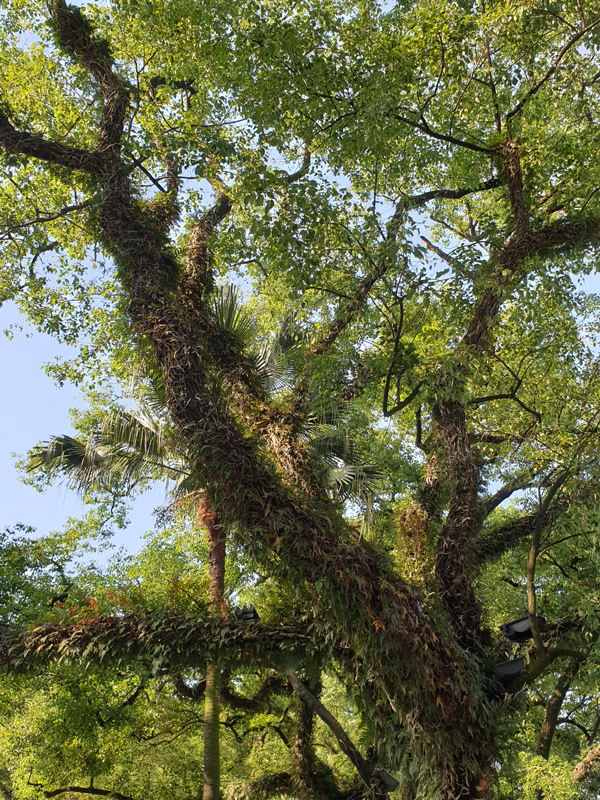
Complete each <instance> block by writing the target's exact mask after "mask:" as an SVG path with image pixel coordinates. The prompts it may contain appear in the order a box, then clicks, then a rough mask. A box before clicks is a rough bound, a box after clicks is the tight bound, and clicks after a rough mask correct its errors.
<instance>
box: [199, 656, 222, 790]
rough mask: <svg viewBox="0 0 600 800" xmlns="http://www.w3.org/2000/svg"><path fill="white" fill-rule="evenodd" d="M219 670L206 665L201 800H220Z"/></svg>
mask: <svg viewBox="0 0 600 800" xmlns="http://www.w3.org/2000/svg"><path fill="white" fill-rule="evenodd" d="M220 687H221V670H220V669H219V667H218V666H217V664H213V663H211V662H209V663H208V664H207V665H206V692H205V695H204V789H203V792H202V800H221V758H220V741H219V734H220V729H219V724H220V718H219V715H220V711H221V702H220V694H219V690H220Z"/></svg>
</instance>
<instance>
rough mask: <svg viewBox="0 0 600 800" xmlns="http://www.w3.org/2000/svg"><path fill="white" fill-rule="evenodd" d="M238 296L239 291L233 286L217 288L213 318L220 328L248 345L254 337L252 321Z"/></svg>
mask: <svg viewBox="0 0 600 800" xmlns="http://www.w3.org/2000/svg"><path fill="white" fill-rule="evenodd" d="M238 298H239V292H238V290H237V288H236V287H235V286H223V287H221V288H220V289H218V290H217V293H216V297H215V301H214V306H213V310H214V314H215V320H216V323H217V325H218V326H219V327H220V328H222V329H223V330H226V331H228V332H229V333H231V334H232V335H233V336H235V338H236V339H237V340H238V341H239V342H240V343H241V344H245V345H249V344H250V343H251V342H252V340H253V339H254V337H255V329H254V322H253V319H252V317H251V315H250V314H249V313H248V312H247V311H246V310H245V309H244V308H243V307H242V305H241V304H240V302H239V299H238Z"/></svg>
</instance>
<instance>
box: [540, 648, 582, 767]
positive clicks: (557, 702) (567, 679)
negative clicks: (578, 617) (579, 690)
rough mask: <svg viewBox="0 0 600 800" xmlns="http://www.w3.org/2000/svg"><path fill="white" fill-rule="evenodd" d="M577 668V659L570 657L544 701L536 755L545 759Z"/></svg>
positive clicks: (548, 754) (548, 755)
mask: <svg viewBox="0 0 600 800" xmlns="http://www.w3.org/2000/svg"><path fill="white" fill-rule="evenodd" d="M578 669H579V661H578V660H577V659H575V658H572V659H571V660H570V661H569V663H568V664H567V668H566V669H565V671H564V672H563V673H562V675H561V676H560V678H559V679H558V681H557V683H556V686H555V687H554V691H553V692H552V694H551V696H550V699H549V700H548V702H547V703H546V714H545V716H544V722H543V724H542V729H541V731H540V735H539V739H538V746H537V753H538V755H540V756H542V758H545V759H546V761H547V760H548V758H549V757H550V748H551V746H552V739H553V737H554V732H555V731H556V725H557V722H558V715H559V713H560V709H561V707H562V704H563V703H564V700H565V697H566V694H567V692H568V690H569V687H570V686H571V683H572V682H573V678H574V677H575V675H576V674H577V670H578Z"/></svg>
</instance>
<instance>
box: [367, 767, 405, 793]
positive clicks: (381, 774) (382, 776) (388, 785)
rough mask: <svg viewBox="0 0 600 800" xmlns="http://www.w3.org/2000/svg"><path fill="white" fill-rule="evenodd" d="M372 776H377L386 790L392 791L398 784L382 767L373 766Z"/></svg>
mask: <svg viewBox="0 0 600 800" xmlns="http://www.w3.org/2000/svg"><path fill="white" fill-rule="evenodd" d="M373 777H374V778H379V780H380V781H381V782H382V783H383V785H384V786H385V789H386V791H387V792H393V791H394V789H397V788H398V786H400V784H399V782H398V781H397V780H396V778H394V777H393V776H392V775H390V773H389V772H388V771H387V770H385V769H384V768H383V767H375V769H374V770H373Z"/></svg>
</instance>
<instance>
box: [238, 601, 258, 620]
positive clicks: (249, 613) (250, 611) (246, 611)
mask: <svg viewBox="0 0 600 800" xmlns="http://www.w3.org/2000/svg"><path fill="white" fill-rule="evenodd" d="M234 613H235V616H236V618H237V619H239V621H240V622H249V621H250V620H253V619H260V617H259V616H258V612H257V610H256V609H255V608H254V606H253V605H252V603H250V605H248V606H245V605H244V606H242V607H241V608H236V610H235V612H234Z"/></svg>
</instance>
